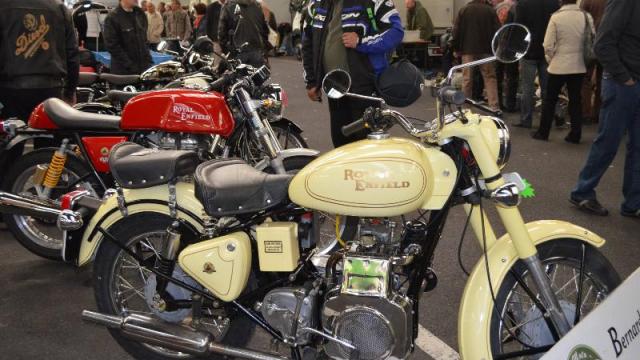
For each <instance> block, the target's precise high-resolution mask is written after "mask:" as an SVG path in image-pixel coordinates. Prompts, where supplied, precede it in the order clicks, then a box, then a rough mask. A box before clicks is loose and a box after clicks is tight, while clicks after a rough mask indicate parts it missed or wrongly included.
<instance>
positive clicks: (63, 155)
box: [42, 139, 69, 198]
mask: <svg viewBox="0 0 640 360" xmlns="http://www.w3.org/2000/svg"><path fill="white" fill-rule="evenodd" d="M68 146H69V140H68V139H64V140H62V145H60V148H59V149H58V150H56V152H55V153H53V156H52V157H51V162H50V163H49V168H48V169H47V173H46V175H45V177H44V181H43V182H42V185H43V187H44V189H43V192H42V195H43V196H42V197H44V198H49V195H50V194H51V190H52V189H53V188H55V187H56V186H58V182H59V181H60V176H62V172H63V171H64V165H65V163H66V162H67V147H68Z"/></svg>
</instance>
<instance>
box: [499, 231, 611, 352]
mask: <svg viewBox="0 0 640 360" xmlns="http://www.w3.org/2000/svg"><path fill="white" fill-rule="evenodd" d="M538 253H539V256H540V260H541V261H542V264H543V266H544V268H545V271H546V273H547V276H548V277H549V280H550V283H551V288H552V289H553V291H554V292H555V293H556V296H557V297H558V301H559V302H560V307H561V308H562V310H563V312H564V314H565V316H566V318H567V320H569V323H570V324H571V325H572V326H575V324H576V323H577V322H578V321H580V319H582V318H584V316H586V315H587V314H588V313H589V312H591V311H592V310H593V309H594V308H595V307H596V306H598V305H599V304H600V303H601V302H602V301H603V300H604V299H605V298H606V297H607V296H608V295H609V294H611V292H612V291H613V290H614V289H615V288H616V287H617V286H618V285H619V284H620V277H619V276H618V274H617V272H616V271H615V269H614V268H613V266H612V265H611V264H610V263H609V261H608V260H607V259H606V258H605V257H604V256H603V255H602V254H601V253H600V252H599V251H598V250H597V249H595V248H594V247H592V246H590V245H588V244H585V243H582V242H580V241H577V240H559V241H551V242H548V243H544V244H542V245H540V246H539V247H538ZM539 299H540V295H539V292H538V290H537V288H536V285H535V284H534V282H533V280H532V278H531V276H530V274H529V272H528V269H527V267H526V265H525V264H524V263H523V262H522V261H518V262H517V263H516V264H515V265H514V267H513V268H512V269H511V270H510V272H509V273H508V274H507V276H506V278H505V279H504V281H503V282H502V284H501V286H500V289H499V290H498V289H496V307H495V309H497V310H498V311H499V314H500V316H498V313H496V311H495V310H494V311H493V317H492V322H491V334H490V339H491V340H490V341H491V350H492V353H493V358H494V359H539V358H541V357H542V356H543V355H544V352H546V351H547V350H548V349H549V348H550V347H551V345H553V344H555V342H556V340H555V339H554V332H552V331H551V330H550V327H549V325H548V324H547V321H546V319H545V317H544V316H543V312H542V311H541V309H540V307H539V306H538V305H539V304H540V300H539Z"/></svg>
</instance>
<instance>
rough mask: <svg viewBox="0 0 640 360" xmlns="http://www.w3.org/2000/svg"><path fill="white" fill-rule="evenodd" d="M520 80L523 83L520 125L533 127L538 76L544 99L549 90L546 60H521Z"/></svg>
mask: <svg viewBox="0 0 640 360" xmlns="http://www.w3.org/2000/svg"><path fill="white" fill-rule="evenodd" d="M520 66H521V68H520V79H521V81H522V98H521V99H520V124H522V125H525V126H529V127H530V126H531V125H532V122H533V109H534V108H535V105H536V103H535V101H534V99H533V97H534V95H535V93H536V86H535V82H536V75H538V77H539V78H540V88H541V89H542V94H541V95H542V99H544V93H545V92H546V88H547V62H546V61H545V60H530V59H522V60H520Z"/></svg>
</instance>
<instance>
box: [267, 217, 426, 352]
mask: <svg viewBox="0 0 640 360" xmlns="http://www.w3.org/2000/svg"><path fill="white" fill-rule="evenodd" d="M397 224H398V223H397V222H394V221H391V220H389V219H361V220H359V222H358V225H357V230H356V231H355V234H354V235H353V237H354V239H348V242H347V246H346V247H345V249H343V250H340V251H337V252H335V253H334V254H333V255H332V256H331V257H330V258H329V260H328V262H327V264H326V266H327V268H328V270H329V271H327V278H325V279H321V280H317V281H316V283H314V284H306V285H305V286H303V287H300V288H278V289H275V290H272V291H271V292H270V293H268V294H267V296H266V297H265V298H264V301H263V303H262V306H261V312H262V314H263V316H264V318H265V320H267V322H269V324H271V325H272V326H273V327H274V328H276V329H278V330H279V331H280V332H281V333H282V334H283V335H284V336H285V338H286V339H287V341H288V342H290V343H292V344H293V343H295V344H298V345H304V344H308V343H310V342H311V340H312V337H313V336H314V335H318V336H320V337H323V338H324V339H325V340H326V341H325V345H324V352H325V353H326V354H327V355H328V356H329V357H330V358H332V359H336V360H337V359H344V360H347V359H349V360H383V359H405V358H407V357H408V356H409V354H410V353H411V351H412V350H413V338H414V329H413V328H414V317H413V301H412V300H411V299H410V298H408V297H407V296H405V295H404V293H405V292H406V291H404V290H403V289H406V288H405V287H404V286H403V285H404V284H405V282H403V281H402V277H403V276H404V273H405V271H404V269H403V267H404V266H405V265H408V264H410V263H411V261H412V260H413V256H414V255H416V254H418V253H419V252H420V250H421V249H420V246H419V245H417V244H416V243H415V241H414V240H415V239H416V238H417V236H424V234H425V231H426V227H423V226H415V224H410V225H407V226H405V227H404V228H403V230H402V231H397ZM418 224H420V225H423V224H422V223H418ZM318 282H320V283H322V286H318ZM319 289H322V290H319ZM318 298H319V299H318Z"/></svg>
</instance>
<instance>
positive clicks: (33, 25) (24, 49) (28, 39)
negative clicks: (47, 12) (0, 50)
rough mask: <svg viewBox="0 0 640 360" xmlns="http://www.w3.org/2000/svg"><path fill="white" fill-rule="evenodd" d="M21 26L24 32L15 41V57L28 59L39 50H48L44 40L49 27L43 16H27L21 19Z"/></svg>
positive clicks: (47, 44)
mask: <svg viewBox="0 0 640 360" xmlns="http://www.w3.org/2000/svg"><path fill="white" fill-rule="evenodd" d="M22 25H23V26H24V28H25V30H26V31H25V32H24V33H22V34H21V35H20V36H18V38H17V39H16V52H15V54H16V56H23V57H24V58H25V59H29V58H31V57H33V56H34V55H35V54H36V53H37V52H38V50H40V49H42V50H44V51H47V50H49V42H48V41H46V39H45V38H46V36H47V34H48V33H49V30H50V27H49V24H47V20H46V19H45V17H44V15H40V16H39V17H36V16H35V15H33V14H27V15H25V16H24V18H23V19H22Z"/></svg>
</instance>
